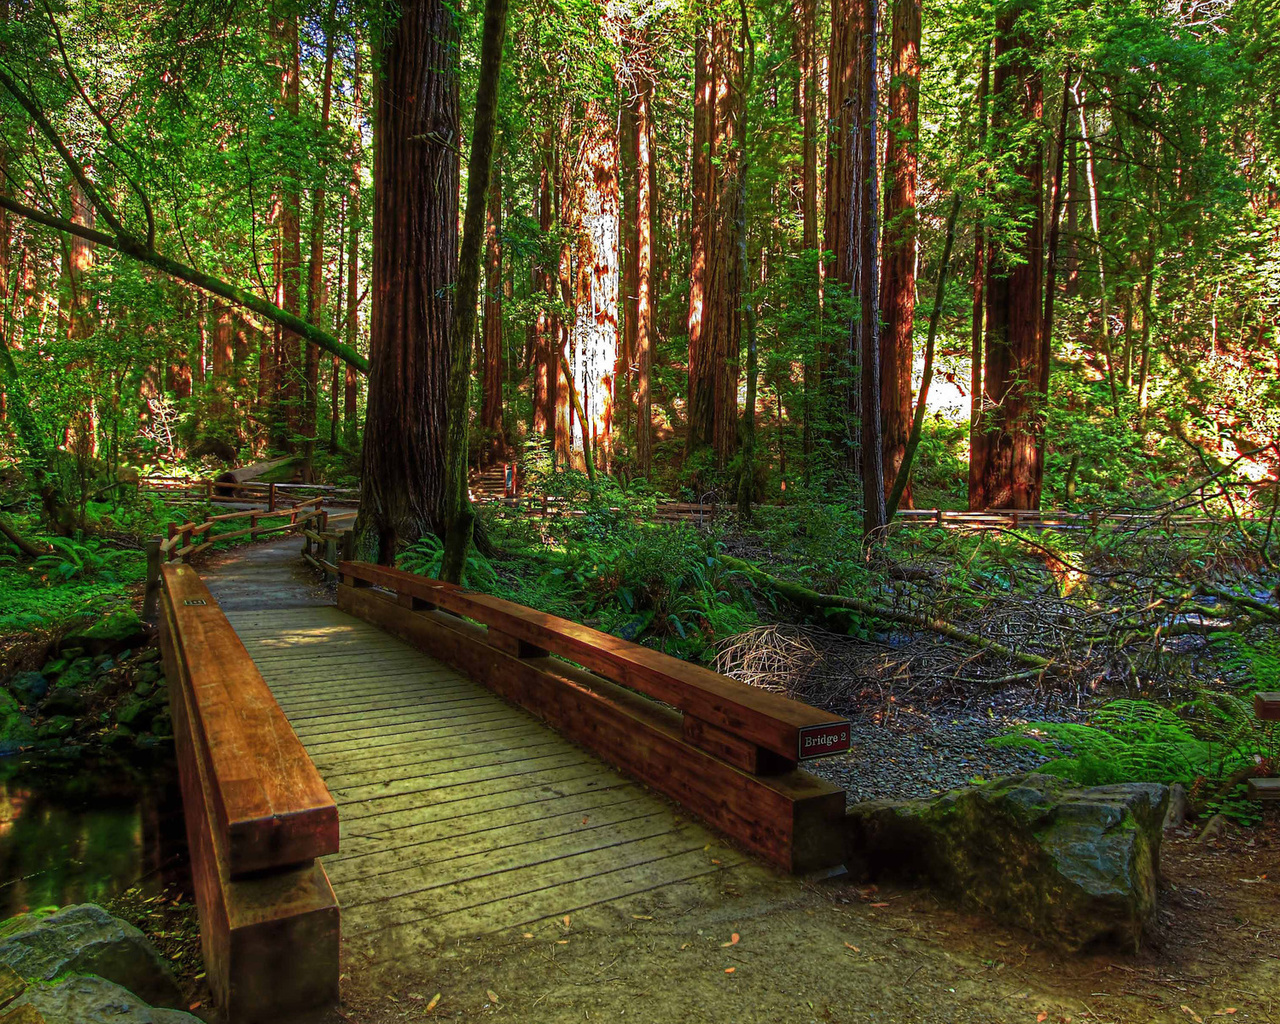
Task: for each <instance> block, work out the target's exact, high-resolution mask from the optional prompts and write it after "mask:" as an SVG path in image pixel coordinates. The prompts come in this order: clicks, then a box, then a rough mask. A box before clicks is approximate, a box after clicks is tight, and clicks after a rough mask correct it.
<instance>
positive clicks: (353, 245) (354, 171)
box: [342, 37, 364, 448]
mask: <svg viewBox="0 0 1280 1024" xmlns="http://www.w3.org/2000/svg"><path fill="white" fill-rule="evenodd" d="M354 45H355V51H356V57H355V68H354V70H353V72H352V79H353V80H352V82H351V121H352V126H353V128H354V131H353V133H352V141H351V182H350V184H348V186H347V217H348V224H347V344H348V345H349V346H351V348H352V349H354V348H355V347H356V338H357V337H358V335H359V332H360V315H359V314H360V308H359V307H360V294H359V288H360V277H359V271H360V209H361V207H360V155H361V154H360V113H361V97H362V95H363V93H362V89H363V81H364V75H363V68H362V67H361V56H362V47H361V45H360V39H359V37H357V38H356V39H355V44H354ZM359 400H360V378H359V376H358V375H357V374H356V368H355V367H354V366H352V365H351V364H350V363H348V364H347V372H346V377H345V379H344V381H343V395H342V432H343V438H344V440H345V443H346V446H347V447H348V448H354V447H355V446H356V440H357V438H356V431H357V417H358V412H359V409H358V406H359Z"/></svg>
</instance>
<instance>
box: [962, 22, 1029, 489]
mask: <svg viewBox="0 0 1280 1024" xmlns="http://www.w3.org/2000/svg"><path fill="white" fill-rule="evenodd" d="M1021 13H1022V10H1021V8H1020V7H1014V8H1012V9H1010V10H1006V11H1005V12H1004V13H1002V14H1001V15H1000V17H999V18H998V19H997V22H996V39H995V51H994V55H993V60H992V63H993V65H994V68H995V72H994V76H993V79H992V98H993V100H994V109H993V111H992V124H991V131H992V134H993V136H994V142H995V146H996V150H997V151H1007V152H1009V153H1011V154H1012V157H1013V163H1014V167H1015V169H1016V174H1017V177H1018V179H1019V180H1018V182H1017V188H1016V190H1014V191H1013V192H1012V193H1011V194H1010V195H1009V197H1008V199H1007V203H1008V208H1007V209H1006V211H1005V212H1006V214H1007V215H1008V216H1010V218H1011V219H1012V218H1013V217H1017V218H1019V220H1020V221H1021V223H1022V224H1023V225H1025V228H1023V229H1022V230H1020V231H1018V232H1017V233H1016V235H1015V237H1014V238H1013V239H1012V240H1009V239H1006V240H1005V241H1004V243H1003V244H1000V245H993V246H992V247H991V252H990V255H989V258H988V264H987V287H986V291H987V295H986V314H987V326H986V336H985V349H986V351H985V364H986V365H985V367H984V371H983V381H984V389H985V392H986V398H987V401H988V402H990V403H991V408H990V410H989V411H988V413H987V415H986V416H985V417H984V428H985V437H984V443H983V451H982V465H981V475H980V478H979V484H980V491H979V493H978V495H976V496H975V495H970V505H971V507H980V508H1018V509H1034V508H1039V507H1040V484H1041V476H1042V463H1041V456H1040V445H1039V436H1040V433H1041V432H1042V431H1043V429H1044V409H1043V400H1042V395H1041V394H1040V388H1039V383H1040V365H1039V362H1040V346H1041V339H1040V335H1041V328H1042V317H1043V310H1044V302H1043V282H1044V212H1043V205H1044V204H1043V186H1044V181H1043V177H1044V170H1043V146H1042V144H1041V142H1040V141H1039V137H1038V134H1035V133H1032V134H1031V135H1030V136H1028V133H1026V131H1025V128H1026V126H1027V125H1028V124H1029V123H1032V122H1038V121H1039V120H1040V119H1041V117H1042V115H1043V112H1044V110H1043V108H1044V98H1043V92H1042V86H1041V79H1040V72H1039V70H1038V69H1037V68H1036V67H1035V65H1034V63H1033V61H1032V47H1033V45H1034V42H1033V40H1032V39H1031V38H1030V36H1029V35H1027V34H1026V33H1025V32H1023V31H1022V30H1021V29H1020V28H1019V27H1018V25H1017V21H1018V16H1019V15H1020V14H1021ZM975 497H976V498H977V500H976V501H975Z"/></svg>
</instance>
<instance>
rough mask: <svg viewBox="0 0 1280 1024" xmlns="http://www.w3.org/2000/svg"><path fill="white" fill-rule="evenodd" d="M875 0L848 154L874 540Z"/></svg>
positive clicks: (881, 494)
mask: <svg viewBox="0 0 1280 1024" xmlns="http://www.w3.org/2000/svg"><path fill="white" fill-rule="evenodd" d="M877 14H878V6H877V0H863V2H862V3H861V4H860V6H858V7H857V8H856V9H855V11H854V15H855V19H856V20H855V24H854V29H853V31H854V34H855V40H856V53H857V63H856V67H855V70H854V90H853V97H854V113H853V124H852V126H851V131H850V133H849V139H848V150H849V156H850V158H851V159H852V163H853V167H852V172H851V174H850V177H851V178H852V184H853V196H852V198H851V200H850V203H849V206H850V212H851V213H852V215H853V224H852V227H851V229H850V232H849V235H850V244H851V247H852V250H853V252H852V261H851V262H852V270H853V299H854V307H855V314H856V318H857V319H856V321H855V323H854V324H853V330H852V332H851V341H852V346H853V349H852V352H851V353H850V358H851V360H857V362H858V364H859V387H858V392H857V397H858V403H857V407H856V408H853V409H851V410H850V413H851V414H852V415H851V419H856V420H857V421H858V424H859V430H858V433H859V447H860V449H861V451H860V453H859V469H860V472H861V474H862V500H863V510H862V529H863V533H865V534H868V535H870V534H871V533H873V532H874V531H876V530H878V529H880V528H881V527H883V526H884V524H885V501H884V499H885V480H884V452H883V450H882V448H881V436H880V310H879V304H878V299H879V288H878V281H877V276H878V274H877V272H878V270H879V261H878V259H877V252H876V243H877V242H878V241H879V231H878V225H877V224H876V214H877V213H878V212H879V200H880V189H879V183H878V179H877V175H876V150H877V146H876V31H877V30H876V16H877Z"/></svg>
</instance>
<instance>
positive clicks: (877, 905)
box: [871, 903, 889, 907]
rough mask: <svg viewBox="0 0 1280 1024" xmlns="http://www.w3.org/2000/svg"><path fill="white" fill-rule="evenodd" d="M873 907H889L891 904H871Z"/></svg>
mask: <svg viewBox="0 0 1280 1024" xmlns="http://www.w3.org/2000/svg"><path fill="white" fill-rule="evenodd" d="M871 905H872V906H873V907H887V906H888V905H889V904H887V903H873V904H871Z"/></svg>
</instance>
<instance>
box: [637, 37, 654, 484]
mask: <svg viewBox="0 0 1280 1024" xmlns="http://www.w3.org/2000/svg"><path fill="white" fill-rule="evenodd" d="M653 86H654V81H653V69H652V66H651V65H650V64H649V63H648V61H647V60H646V61H645V63H644V65H643V67H642V68H641V69H640V78H639V90H638V95H637V98H636V124H635V128H636V173H635V193H636V250H635V264H636V336H635V352H636V363H637V380H636V467H637V469H638V470H639V472H640V473H641V475H643V476H648V475H649V473H650V472H651V470H652V468H653V412H652V409H651V396H650V379H649V378H650V374H651V372H652V368H653V215H654V206H653V177H654V163H653V113H652V110H653V108H652V103H653Z"/></svg>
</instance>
